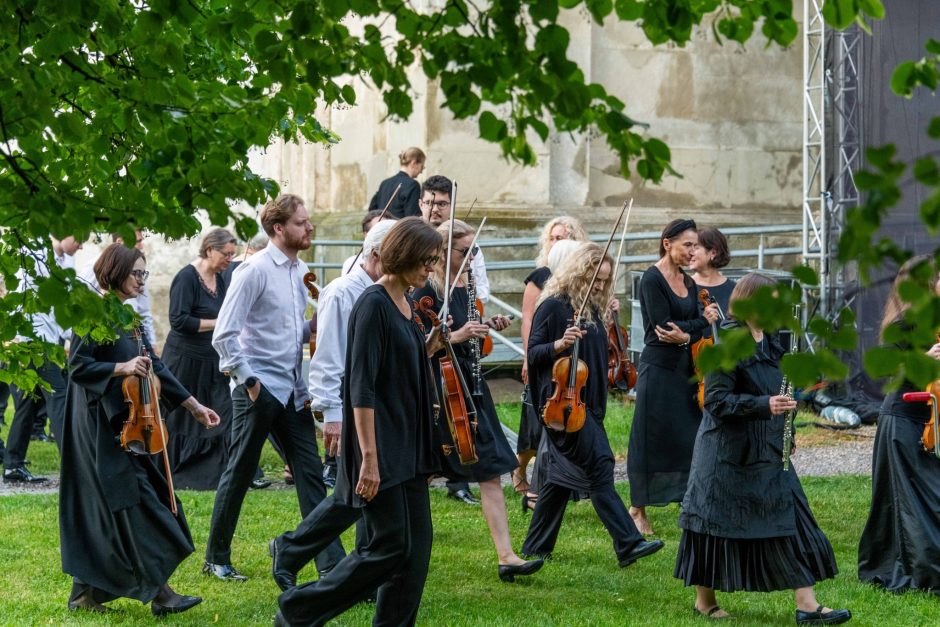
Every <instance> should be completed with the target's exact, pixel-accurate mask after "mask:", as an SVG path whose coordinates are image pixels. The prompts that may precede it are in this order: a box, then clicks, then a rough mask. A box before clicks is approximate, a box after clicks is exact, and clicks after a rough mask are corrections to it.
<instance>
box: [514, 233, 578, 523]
mask: <svg viewBox="0 0 940 627" xmlns="http://www.w3.org/2000/svg"><path fill="white" fill-rule="evenodd" d="M585 240H587V233H585V231H584V227H583V226H581V222H579V221H578V219H577V218H573V217H571V216H558V217H557V218H553V219H552V220H549V221H548V223H547V224H546V225H545V227H544V228H543V229H542V235H541V236H540V237H539V242H540V243H541V249H540V250H539V256H538V257H537V258H536V259H535V270H533V271H532V272H531V273H530V274H529V276H527V277H526V278H525V281H524V283H525V290H524V291H523V292H522V320H520V328H519V335H520V337H521V338H522V350H523V351H524V350H525V347H526V344H527V343H528V341H529V330H530V329H531V328H532V316H533V315H535V307H536V305H537V304H538V302H539V296H541V294H542V290H543V289H544V288H545V282H546V281H547V280H548V277H550V276H551V275H552V271H551V269H550V268H549V267H548V266H549V263H548V257H549V253H550V252H551V251H552V250H553V249H554V248H555V244H557V243H558V242H564V241H575V242H583V241H585ZM522 383H523V384H525V388H523V392H522V415H521V416H520V417H519V439H518V440H517V441H516V459H517V460H518V461H519V467H518V468H516V469H515V470H514V471H513V473H512V487H513V489H514V490H515V491H516V492H517V493H520V494H524V497H523V499H522V509H523V511H525V510H526V509H527V508H534V507H535V499H537V498H538V489H537V488H534V487H531V486H530V485H529V480H528V478H527V476H526V468H528V466H529V462H530V461H532V458H533V457H535V452H536V450H538V447H539V440H540V439H541V436H542V421H541V420H539V417H538V416H537V415H536V414H535V411H534V410H533V408H532V402H531V399H530V394H529V370H528V362H527V361H526V359H525V356H523V358H522ZM534 481H535V477H534V475H533V482H534Z"/></svg>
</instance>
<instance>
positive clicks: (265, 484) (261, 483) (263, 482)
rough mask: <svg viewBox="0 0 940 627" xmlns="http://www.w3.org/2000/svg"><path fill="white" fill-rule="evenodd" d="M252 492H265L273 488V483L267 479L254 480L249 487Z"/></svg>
mask: <svg viewBox="0 0 940 627" xmlns="http://www.w3.org/2000/svg"><path fill="white" fill-rule="evenodd" d="M248 487H250V488H251V489H252V490H264V489H265V488H270V487H271V482H270V481H268V480H267V479H264V478H261V479H254V480H253V481H252V482H251V483H250V484H249V485H248Z"/></svg>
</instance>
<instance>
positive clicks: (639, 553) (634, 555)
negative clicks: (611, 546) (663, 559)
mask: <svg viewBox="0 0 940 627" xmlns="http://www.w3.org/2000/svg"><path fill="white" fill-rule="evenodd" d="M664 546H666V544H665V543H664V542H663V541H662V540H652V541H650V542H647V541H646V540H640V541H639V542H637V543H636V546H634V547H633V548H632V549H630V552H629V553H627V554H626V555H624V556H623V557H621V558H620V568H626V567H627V566H629V565H630V564H632V563H633V562H635V561H637V560H638V559H640V558H643V557H646V556H648V555H652V554H653V553H655V552H656V551H658V550H659V549H661V548H663V547H664Z"/></svg>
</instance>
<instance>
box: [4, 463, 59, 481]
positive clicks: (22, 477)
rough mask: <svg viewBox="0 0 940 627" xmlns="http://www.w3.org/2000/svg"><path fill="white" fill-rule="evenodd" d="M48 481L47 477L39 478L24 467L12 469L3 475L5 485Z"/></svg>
mask: <svg viewBox="0 0 940 627" xmlns="http://www.w3.org/2000/svg"><path fill="white" fill-rule="evenodd" d="M47 481H49V480H48V479H47V478H46V477H37V476H36V475H34V474H33V473H31V472H29V471H28V470H26V469H25V468H23V467H22V466H20V467H19V468H11V469H9V470H6V471H4V473H3V482H4V483H45V482H47Z"/></svg>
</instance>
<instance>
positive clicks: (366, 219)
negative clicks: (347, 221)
mask: <svg viewBox="0 0 940 627" xmlns="http://www.w3.org/2000/svg"><path fill="white" fill-rule="evenodd" d="M380 215H382V210H381V209H373V210H372V211H367V212H366V215H364V216H363V217H362V232H363V233H368V232H369V229H370V228H371V227H372V221H373V220H375V219H376V218H378V217H379V216H380Z"/></svg>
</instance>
